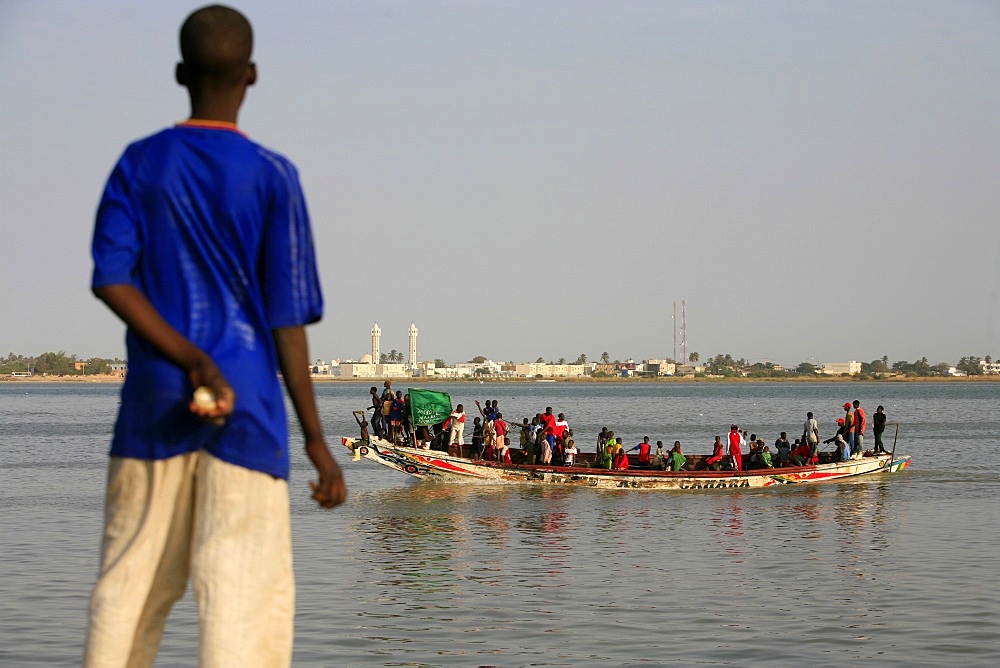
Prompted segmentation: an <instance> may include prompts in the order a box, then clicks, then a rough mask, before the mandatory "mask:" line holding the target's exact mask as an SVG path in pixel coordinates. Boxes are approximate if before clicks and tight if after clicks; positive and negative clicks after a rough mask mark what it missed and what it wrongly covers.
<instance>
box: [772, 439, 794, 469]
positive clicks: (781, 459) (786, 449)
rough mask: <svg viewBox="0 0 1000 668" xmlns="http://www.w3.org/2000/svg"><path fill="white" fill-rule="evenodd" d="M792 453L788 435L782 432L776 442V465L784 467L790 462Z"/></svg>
mask: <svg viewBox="0 0 1000 668" xmlns="http://www.w3.org/2000/svg"><path fill="white" fill-rule="evenodd" d="M791 452H792V446H791V444H790V443H789V442H788V434H786V433H785V432H781V436H779V437H778V440H776V441H775V442H774V465H775V466H779V467H780V466H784V465H785V464H786V463H787V462H788V455H789V454H790V453H791Z"/></svg>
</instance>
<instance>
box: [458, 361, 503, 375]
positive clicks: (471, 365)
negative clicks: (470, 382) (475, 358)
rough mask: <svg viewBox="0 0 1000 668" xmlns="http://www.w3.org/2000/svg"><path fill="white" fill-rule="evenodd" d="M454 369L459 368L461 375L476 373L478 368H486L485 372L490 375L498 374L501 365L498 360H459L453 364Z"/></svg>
mask: <svg viewBox="0 0 1000 668" xmlns="http://www.w3.org/2000/svg"><path fill="white" fill-rule="evenodd" d="M455 368H456V369H460V370H462V371H463V372H467V373H463V375H468V376H472V375H474V374H475V373H476V371H477V370H478V369H486V373H487V374H489V375H491V376H500V375H502V374H501V371H503V365H502V364H500V362H494V361H493V360H486V361H485V362H459V363H458V364H456V365H455Z"/></svg>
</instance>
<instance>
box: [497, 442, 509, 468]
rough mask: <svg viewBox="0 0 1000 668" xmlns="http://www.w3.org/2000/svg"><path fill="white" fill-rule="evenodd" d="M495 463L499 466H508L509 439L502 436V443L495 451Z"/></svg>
mask: <svg viewBox="0 0 1000 668" xmlns="http://www.w3.org/2000/svg"><path fill="white" fill-rule="evenodd" d="M497 461H498V462H500V463H501V464H510V463H511V461H510V437H508V436H504V437H503V443H502V444H501V445H500V449H499V450H498V451H497Z"/></svg>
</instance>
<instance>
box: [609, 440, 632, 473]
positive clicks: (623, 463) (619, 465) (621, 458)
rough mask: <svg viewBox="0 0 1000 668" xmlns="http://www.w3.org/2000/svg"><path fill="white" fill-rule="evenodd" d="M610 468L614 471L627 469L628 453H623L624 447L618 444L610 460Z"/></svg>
mask: <svg viewBox="0 0 1000 668" xmlns="http://www.w3.org/2000/svg"><path fill="white" fill-rule="evenodd" d="M611 468H613V469H615V470H616V471H626V470H628V455H626V454H625V448H623V447H622V446H620V445H619V446H618V451H617V452H615V458H614V460H612V462H611Z"/></svg>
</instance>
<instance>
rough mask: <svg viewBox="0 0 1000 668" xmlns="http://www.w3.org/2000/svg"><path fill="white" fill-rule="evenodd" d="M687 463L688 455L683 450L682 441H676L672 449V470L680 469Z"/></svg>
mask: <svg viewBox="0 0 1000 668" xmlns="http://www.w3.org/2000/svg"><path fill="white" fill-rule="evenodd" d="M686 463H687V457H685V456H684V453H682V452H681V442H680V441H674V447H673V448H671V450H670V470H671V471H680V470H681V468H683V466H684V464H686Z"/></svg>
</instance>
